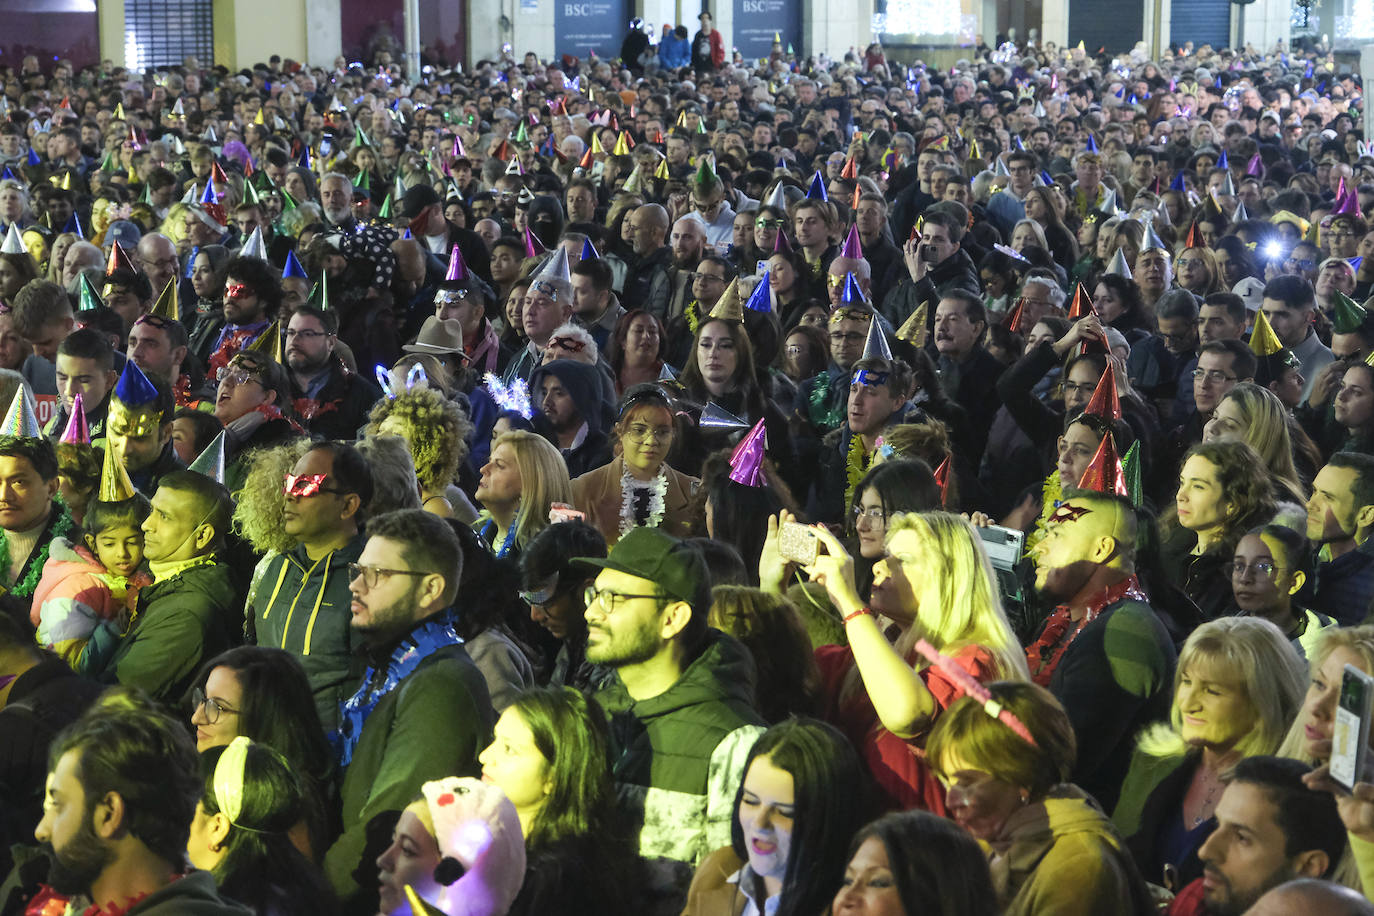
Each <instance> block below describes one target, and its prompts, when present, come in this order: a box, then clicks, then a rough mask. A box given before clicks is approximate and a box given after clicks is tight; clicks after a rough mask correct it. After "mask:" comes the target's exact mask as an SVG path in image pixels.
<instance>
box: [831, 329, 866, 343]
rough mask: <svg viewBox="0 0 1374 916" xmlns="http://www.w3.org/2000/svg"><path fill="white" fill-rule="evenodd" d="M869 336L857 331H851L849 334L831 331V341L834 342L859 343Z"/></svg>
mask: <svg viewBox="0 0 1374 916" xmlns="http://www.w3.org/2000/svg"><path fill="white" fill-rule="evenodd" d="M867 338H868V335H867V334H859V333H857V332H855V331H850V332H849V333H847V334H846V333H844V332H842V331H831V332H830V342H831V343H833V344H842V343H859V342H860V341H863V340H866V339H867Z"/></svg>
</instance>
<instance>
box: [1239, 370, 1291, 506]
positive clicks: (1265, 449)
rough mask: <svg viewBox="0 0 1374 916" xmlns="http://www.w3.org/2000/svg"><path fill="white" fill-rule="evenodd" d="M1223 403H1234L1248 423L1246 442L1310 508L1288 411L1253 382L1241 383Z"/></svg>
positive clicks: (1275, 474)
mask: <svg viewBox="0 0 1374 916" xmlns="http://www.w3.org/2000/svg"><path fill="white" fill-rule="evenodd" d="M1222 400H1223V401H1231V402H1232V403H1234V404H1235V405H1236V407H1237V408H1238V409H1239V410H1240V415H1241V418H1242V419H1243V420H1244V421H1245V440H1244V441H1245V443H1246V444H1247V445H1249V446H1250V447H1251V448H1253V449H1254V450H1255V452H1256V453H1257V454H1258V455H1259V457H1260V460H1261V461H1263V462H1264V466H1265V467H1266V468H1268V469H1269V473H1270V474H1271V475H1273V477H1274V480H1275V481H1276V482H1277V483H1280V484H1282V485H1283V486H1284V487H1285V488H1286V489H1287V490H1288V495H1289V496H1291V497H1292V498H1293V500H1294V501H1296V502H1298V503H1301V504H1306V502H1307V494H1306V493H1304V492H1303V486H1302V484H1301V483H1299V482H1298V469H1297V466H1296V465H1294V464H1293V437H1292V436H1291V435H1290V434H1289V428H1288V410H1287V408H1285V407H1284V406H1283V402H1282V401H1280V400H1279V398H1278V395H1276V394H1274V392H1272V391H1270V390H1269V389H1268V388H1261V387H1260V386H1259V385H1256V384H1255V383H1253V382H1241V383H1240V384H1238V385H1236V387H1234V388H1232V389H1231V390H1230V391H1229V392H1227V393H1226V396H1225V397H1224V398H1222Z"/></svg>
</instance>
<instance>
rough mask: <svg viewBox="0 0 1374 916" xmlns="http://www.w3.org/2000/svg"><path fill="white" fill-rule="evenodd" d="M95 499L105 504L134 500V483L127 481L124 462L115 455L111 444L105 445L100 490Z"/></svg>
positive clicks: (127, 476) (127, 475)
mask: <svg viewBox="0 0 1374 916" xmlns="http://www.w3.org/2000/svg"><path fill="white" fill-rule="evenodd" d="M96 498H97V499H99V500H100V501H101V502H107V503H118V502H123V501H124V500H126V499H133V498H134V483H133V481H132V480H130V479H129V471H128V470H127V469H126V468H125V467H124V462H123V461H121V460H120V457H119V456H118V455H116V454H115V448H114V444H113V443H106V445H105V457H104V460H103V461H102V462H101V466H100V490H99V492H98V493H97V494H96Z"/></svg>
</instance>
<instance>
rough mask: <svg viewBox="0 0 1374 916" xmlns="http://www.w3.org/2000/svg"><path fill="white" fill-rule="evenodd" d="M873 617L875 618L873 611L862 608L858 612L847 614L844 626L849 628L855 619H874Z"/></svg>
mask: <svg viewBox="0 0 1374 916" xmlns="http://www.w3.org/2000/svg"><path fill="white" fill-rule="evenodd" d="M872 616H873V612H872V611H870V610H869V609H868V608H866V607H861V608H859V609H858V610H857V611H854V612H853V613H850V614H846V615H845V616H844V624H845V625H846V626H848V625H849V621H851V620H853V619H854V618H855V617H872Z"/></svg>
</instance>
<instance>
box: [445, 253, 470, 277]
mask: <svg viewBox="0 0 1374 916" xmlns="http://www.w3.org/2000/svg"><path fill="white" fill-rule="evenodd" d="M467 278H468V266H467V264H465V263H463V252H462V250H461V249H460V248H459V247H458V246H457V245H454V246H453V251H451V252H450V253H449V256H448V273H446V274H444V282H445V283H461V282H463V281H465V280H467Z"/></svg>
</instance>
